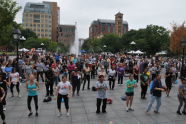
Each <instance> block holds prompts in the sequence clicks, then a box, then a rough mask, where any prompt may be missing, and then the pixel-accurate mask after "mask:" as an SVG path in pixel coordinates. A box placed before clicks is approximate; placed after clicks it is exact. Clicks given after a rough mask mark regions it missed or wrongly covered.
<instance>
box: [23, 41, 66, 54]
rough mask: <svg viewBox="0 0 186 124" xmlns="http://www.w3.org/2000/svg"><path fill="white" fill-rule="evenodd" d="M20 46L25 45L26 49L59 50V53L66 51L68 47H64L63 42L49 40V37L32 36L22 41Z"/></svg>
mask: <svg viewBox="0 0 186 124" xmlns="http://www.w3.org/2000/svg"><path fill="white" fill-rule="evenodd" d="M41 43H43V44H44V46H42V45H41ZM22 47H25V48H27V49H31V48H36V49H37V48H43V49H45V50H47V51H51V52H59V53H65V52H67V51H68V48H67V47H65V46H64V44H62V43H57V42H54V41H51V40H50V39H46V38H33V37H30V38H28V39H27V40H26V41H25V42H24V44H23V45H22Z"/></svg>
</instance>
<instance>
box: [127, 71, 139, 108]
mask: <svg viewBox="0 0 186 124" xmlns="http://www.w3.org/2000/svg"><path fill="white" fill-rule="evenodd" d="M136 84H137V81H136V80H134V76H133V75H132V74H131V75H130V76H129V80H127V81H126V85H125V86H126V89H125V94H126V96H127V99H126V111H127V112H129V111H134V109H132V102H133V96H134V88H135V87H137V85H136Z"/></svg>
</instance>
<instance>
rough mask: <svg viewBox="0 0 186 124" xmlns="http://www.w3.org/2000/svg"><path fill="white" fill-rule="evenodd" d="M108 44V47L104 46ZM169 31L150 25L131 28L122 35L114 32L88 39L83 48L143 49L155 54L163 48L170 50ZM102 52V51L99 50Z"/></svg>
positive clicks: (110, 50) (108, 49) (103, 49)
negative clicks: (132, 43)
mask: <svg viewBox="0 0 186 124" xmlns="http://www.w3.org/2000/svg"><path fill="white" fill-rule="evenodd" d="M132 41H135V42H136V45H135V46H131V45H130V43H131V42H132ZM104 45H106V46H107V47H106V48H103V46H104ZM168 46H169V32H168V31H167V30H166V29H165V28H164V27H161V26H157V25H148V26H147V27H146V28H145V29H139V30H131V31H129V32H127V33H125V34H124V35H123V36H122V37H118V36H117V35H114V34H109V35H105V36H104V37H102V38H101V39H88V40H87V41H85V43H84V44H83V46H82V47H83V49H85V50H88V51H90V49H91V48H93V49H94V51H97V49H98V48H101V49H102V51H107V52H112V53H117V52H120V51H124V50H127V51H130V50H141V51H143V52H146V53H147V54H149V55H150V54H155V53H156V52H159V51H162V50H168ZM99 52H100V51H99Z"/></svg>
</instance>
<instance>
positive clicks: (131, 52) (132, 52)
mask: <svg viewBox="0 0 186 124" xmlns="http://www.w3.org/2000/svg"><path fill="white" fill-rule="evenodd" d="M127 53H129V54H134V53H135V51H130V52H127Z"/></svg>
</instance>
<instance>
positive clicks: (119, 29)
mask: <svg viewBox="0 0 186 124" xmlns="http://www.w3.org/2000/svg"><path fill="white" fill-rule="evenodd" d="M115 33H116V34H117V35H119V36H122V35H123V34H124V28H123V14H122V13H120V12H119V13H117V14H116V15H115Z"/></svg>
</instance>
